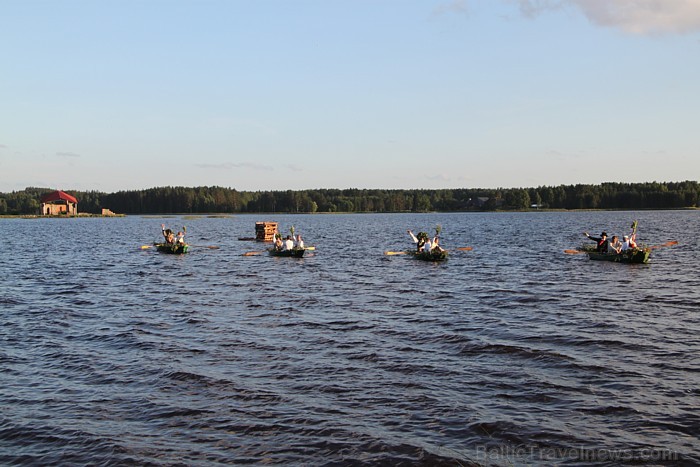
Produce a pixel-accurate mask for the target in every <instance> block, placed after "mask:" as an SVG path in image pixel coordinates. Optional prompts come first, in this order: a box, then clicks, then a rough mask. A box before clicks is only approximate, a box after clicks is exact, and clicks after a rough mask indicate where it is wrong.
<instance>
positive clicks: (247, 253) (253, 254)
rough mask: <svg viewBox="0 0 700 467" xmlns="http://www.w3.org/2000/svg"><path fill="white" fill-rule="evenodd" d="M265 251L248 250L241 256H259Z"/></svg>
mask: <svg viewBox="0 0 700 467" xmlns="http://www.w3.org/2000/svg"><path fill="white" fill-rule="evenodd" d="M263 253H264V251H247V252H245V253H243V254H242V255H241V256H257V255H261V254H263Z"/></svg>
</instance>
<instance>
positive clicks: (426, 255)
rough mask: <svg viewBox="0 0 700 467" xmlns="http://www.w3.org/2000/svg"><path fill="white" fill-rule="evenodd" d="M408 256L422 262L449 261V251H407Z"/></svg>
mask: <svg viewBox="0 0 700 467" xmlns="http://www.w3.org/2000/svg"><path fill="white" fill-rule="evenodd" d="M406 254H407V255H409V256H412V257H413V258H415V259H418V260H421V261H433V262H435V261H447V250H442V251H437V250H431V251H422V250H421V251H418V252H417V251H415V250H414V251H407V252H406Z"/></svg>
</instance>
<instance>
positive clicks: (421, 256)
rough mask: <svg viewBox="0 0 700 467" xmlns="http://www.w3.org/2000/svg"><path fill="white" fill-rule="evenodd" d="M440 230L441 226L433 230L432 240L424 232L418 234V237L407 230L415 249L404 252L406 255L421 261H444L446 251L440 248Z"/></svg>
mask: <svg viewBox="0 0 700 467" xmlns="http://www.w3.org/2000/svg"><path fill="white" fill-rule="evenodd" d="M441 230H442V226H440V225H438V226H437V227H436V228H435V236H434V237H433V238H432V240H431V239H430V238H429V237H428V234H427V233H425V232H418V235H414V234H413V232H412V231H411V230H407V232H408V235H410V236H411V240H413V243H415V244H416V249H415V250H409V251H406V255H408V256H410V257H412V258H415V259H418V260H421V261H446V260H447V250H445V249H444V248H442V247H441V246H440V231H441Z"/></svg>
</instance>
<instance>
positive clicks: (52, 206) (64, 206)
mask: <svg viewBox="0 0 700 467" xmlns="http://www.w3.org/2000/svg"><path fill="white" fill-rule="evenodd" d="M41 214H42V215H44V216H58V215H61V214H63V215H68V216H77V215H78V200H77V199H75V197H74V196H71V195H69V194H68V193H65V192H63V191H60V190H59V191H53V192H51V193H46V194H45V195H44V196H42V197H41Z"/></svg>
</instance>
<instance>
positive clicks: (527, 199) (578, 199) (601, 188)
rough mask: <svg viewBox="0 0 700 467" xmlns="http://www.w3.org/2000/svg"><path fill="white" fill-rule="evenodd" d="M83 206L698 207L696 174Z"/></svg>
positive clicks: (226, 193) (166, 209) (238, 194)
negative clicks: (675, 178) (673, 178)
mask: <svg viewBox="0 0 700 467" xmlns="http://www.w3.org/2000/svg"><path fill="white" fill-rule="evenodd" d="M51 191H54V190H52V189H48V188H27V189H25V190H23V191H17V192H12V193H0V214H15V215H21V214H37V213H38V212H39V206H40V199H41V196H42V195H43V194H45V193H48V192H51ZM65 191H66V192H67V193H69V194H71V195H73V196H75V197H76V198H77V199H78V212H82V213H100V212H101V211H102V208H107V209H110V210H112V211H114V212H116V213H120V214H165V213H211V212H214V213H246V212H276V213H314V212H426V211H443V212H445V211H469V210H477V211H478V210H481V211H493V210H528V209H540V208H541V209H673V208H686V207H697V206H698V198H699V197H700V187H699V185H698V182H696V181H685V182H663V183H658V182H651V183H603V184H600V185H561V186H556V187H549V186H541V187H537V188H499V189H469V188H460V189H442V190H369V189H347V190H339V189H318V190H300V191H292V190H287V191H255V192H252V191H238V190H235V189H232V188H223V187H218V186H213V187H195V188H187V187H159V188H150V189H147V190H132V191H119V192H116V193H101V192H97V191H72V190H65Z"/></svg>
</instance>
